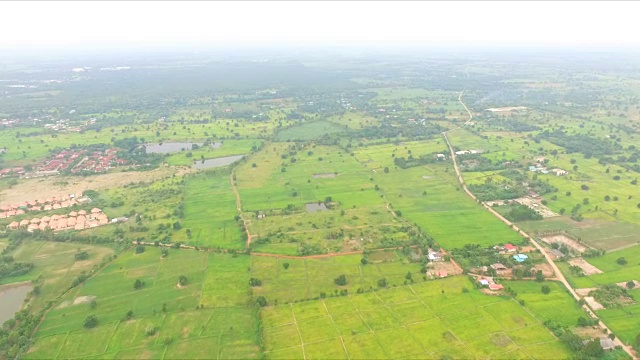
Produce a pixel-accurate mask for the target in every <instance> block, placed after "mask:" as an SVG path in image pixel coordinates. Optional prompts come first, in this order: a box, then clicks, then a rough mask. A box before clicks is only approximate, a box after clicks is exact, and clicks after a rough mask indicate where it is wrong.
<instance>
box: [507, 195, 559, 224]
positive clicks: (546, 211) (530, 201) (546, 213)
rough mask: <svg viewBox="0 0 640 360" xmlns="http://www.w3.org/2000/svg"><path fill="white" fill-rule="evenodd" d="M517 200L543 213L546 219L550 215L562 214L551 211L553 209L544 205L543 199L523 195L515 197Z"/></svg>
mask: <svg viewBox="0 0 640 360" xmlns="http://www.w3.org/2000/svg"><path fill="white" fill-rule="evenodd" d="M515 201H516V202H518V203H520V204H522V205H525V206H528V207H529V208H531V209H533V210H534V211H536V212H537V213H538V214H540V215H542V217H543V218H545V219H546V218H550V217H555V216H560V215H558V214H556V213H554V212H553V211H551V209H549V208H548V207H546V206H544V205H542V202H541V200H537V199H532V198H530V197H522V198H519V199H515Z"/></svg>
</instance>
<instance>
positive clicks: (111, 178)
mask: <svg viewBox="0 0 640 360" xmlns="http://www.w3.org/2000/svg"><path fill="white" fill-rule="evenodd" d="M193 171H195V170H194V169H192V168H190V167H183V166H181V167H160V168H157V169H154V170H150V171H129V172H117V173H109V174H100V175H93V176H88V177H86V178H85V177H79V176H52V177H47V178H34V179H24V180H20V182H19V183H18V185H15V186H13V187H12V188H11V189H5V190H3V191H2V193H0V199H2V203H1V204H2V205H4V204H15V203H20V202H23V201H34V200H37V199H41V198H48V197H53V196H59V195H60V194H78V193H82V192H84V191H86V190H89V189H91V190H101V189H108V188H117V187H122V186H124V185H127V184H130V183H135V182H139V181H155V180H158V179H161V178H164V177H168V176H172V175H173V174H176V175H178V176H180V175H184V174H186V173H189V172H193ZM65 182H66V183H67V184H66V185H62V184H61V183H65Z"/></svg>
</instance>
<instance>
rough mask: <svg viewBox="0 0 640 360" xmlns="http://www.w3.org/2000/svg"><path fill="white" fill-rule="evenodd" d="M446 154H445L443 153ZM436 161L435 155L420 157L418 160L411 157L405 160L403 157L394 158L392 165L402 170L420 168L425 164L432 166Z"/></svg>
mask: <svg viewBox="0 0 640 360" xmlns="http://www.w3.org/2000/svg"><path fill="white" fill-rule="evenodd" d="M445 153H446V152H445ZM436 161H437V159H436V153H432V154H428V155H420V156H419V157H418V158H415V157H413V155H411V154H410V155H409V156H408V157H407V159H405V158H404V157H396V158H394V159H393V163H394V164H395V165H396V166H397V167H399V168H402V169H408V168H411V167H414V166H421V165H426V164H433V163H435V162H436Z"/></svg>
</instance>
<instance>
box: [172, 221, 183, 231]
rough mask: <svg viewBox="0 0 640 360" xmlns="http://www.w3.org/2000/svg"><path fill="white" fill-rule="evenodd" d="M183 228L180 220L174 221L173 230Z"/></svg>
mask: <svg viewBox="0 0 640 360" xmlns="http://www.w3.org/2000/svg"><path fill="white" fill-rule="evenodd" d="M180 229H182V225H181V224H180V221H176V222H174V223H173V230H176V231H177V230H180Z"/></svg>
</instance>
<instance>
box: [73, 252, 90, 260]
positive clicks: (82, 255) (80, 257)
mask: <svg viewBox="0 0 640 360" xmlns="http://www.w3.org/2000/svg"><path fill="white" fill-rule="evenodd" d="M74 257H75V259H76V260H87V259H88V258H89V253H88V252H86V251H80V252H77V253H76V254H75V255H74Z"/></svg>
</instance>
